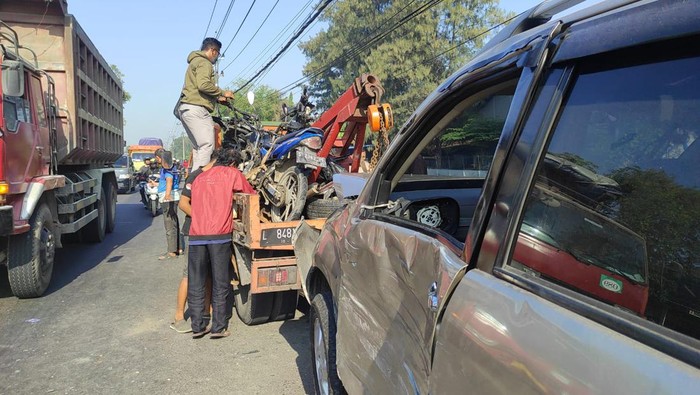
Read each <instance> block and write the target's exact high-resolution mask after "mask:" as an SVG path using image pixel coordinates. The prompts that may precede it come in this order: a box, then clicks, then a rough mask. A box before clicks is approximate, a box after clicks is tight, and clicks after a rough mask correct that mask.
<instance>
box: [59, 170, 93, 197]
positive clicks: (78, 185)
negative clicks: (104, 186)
mask: <svg viewBox="0 0 700 395" xmlns="http://www.w3.org/2000/svg"><path fill="white" fill-rule="evenodd" d="M95 186H97V180H96V179H94V178H92V177H90V175H88V174H87V173H70V174H67V175H66V186H64V187H62V188H59V189H58V190H57V191H56V194H57V195H58V196H68V195H70V194H73V193H78V192H83V191H88V192H91V191H92V188H94V187H95Z"/></svg>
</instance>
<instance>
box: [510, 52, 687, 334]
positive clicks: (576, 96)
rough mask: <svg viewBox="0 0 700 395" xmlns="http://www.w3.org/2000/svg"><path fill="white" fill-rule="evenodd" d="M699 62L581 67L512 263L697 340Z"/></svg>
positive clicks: (549, 147)
mask: <svg viewBox="0 0 700 395" xmlns="http://www.w3.org/2000/svg"><path fill="white" fill-rule="evenodd" d="M698 137H700V58H699V57H686V58H680V59H674V60H669V61H662V62H658V61H657V62H654V63H645V64H644V63H643V64H635V65H631V66H627V67H617V68H613V69H601V68H599V67H594V66H591V67H588V66H586V65H583V66H582V67H581V69H580V72H579V74H578V75H577V76H576V79H575V80H574V83H573V86H572V88H571V90H570V92H569V94H568V97H567V99H566V101H565V104H564V107H563V110H562V111H561V114H560V116H559V119H558V120H557V122H556V124H555V126H554V130H553V134H552V136H551V138H550V141H549V143H548V145H547V147H546V151H545V154H544V155H543V157H542V158H541V160H540V163H539V165H538V168H537V173H536V176H535V183H534V186H533V187H532V188H531V190H530V193H529V195H528V198H527V201H526V203H525V206H524V212H523V215H522V218H521V224H520V228H519V236H518V239H517V243H516V246H515V250H514V252H513V255H512V259H511V262H510V265H511V266H512V267H514V268H517V269H520V270H522V271H524V272H526V273H528V274H530V275H533V276H537V277H540V278H542V279H545V280H548V281H551V282H553V283H556V284H559V285H561V286H564V287H567V288H569V289H572V290H575V291H576V292H579V293H581V294H584V295H587V296H589V297H592V298H595V299H597V300H599V301H602V302H604V303H607V304H609V305H612V306H615V307H617V308H619V310H624V311H627V312H630V313H633V314H636V315H638V316H640V317H643V318H646V319H648V320H650V321H653V322H655V323H658V324H660V325H663V326H666V327H668V328H671V329H674V330H676V331H678V332H681V333H684V334H686V335H689V336H692V337H695V338H700V243H698V241H699V239H700V233H698V229H700V190H699V189H700V172H698V165H699V164H700V140H698Z"/></svg>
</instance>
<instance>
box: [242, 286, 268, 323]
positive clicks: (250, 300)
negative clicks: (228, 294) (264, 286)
mask: <svg viewBox="0 0 700 395" xmlns="http://www.w3.org/2000/svg"><path fill="white" fill-rule="evenodd" d="M233 296H234V299H235V301H236V314H237V315H238V318H240V319H241V322H243V323H244V324H246V325H258V324H264V323H266V322H268V321H269V320H270V313H271V312H272V302H273V299H274V295H273V294H272V293H264V294H251V293H250V285H234V286H233Z"/></svg>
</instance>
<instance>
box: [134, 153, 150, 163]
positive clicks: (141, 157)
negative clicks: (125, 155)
mask: <svg viewBox="0 0 700 395" xmlns="http://www.w3.org/2000/svg"><path fill="white" fill-rule="evenodd" d="M153 157H154V154H153V153H150V152H134V153H133V154H131V159H133V160H140V161H143V160H144V159H146V158H153Z"/></svg>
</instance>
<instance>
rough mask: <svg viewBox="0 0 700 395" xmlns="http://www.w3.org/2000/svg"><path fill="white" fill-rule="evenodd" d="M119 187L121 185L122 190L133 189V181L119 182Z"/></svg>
mask: <svg viewBox="0 0 700 395" xmlns="http://www.w3.org/2000/svg"><path fill="white" fill-rule="evenodd" d="M117 185H119V189H120V190H127V189H131V180H128V179H127V180H118V181H117Z"/></svg>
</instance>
